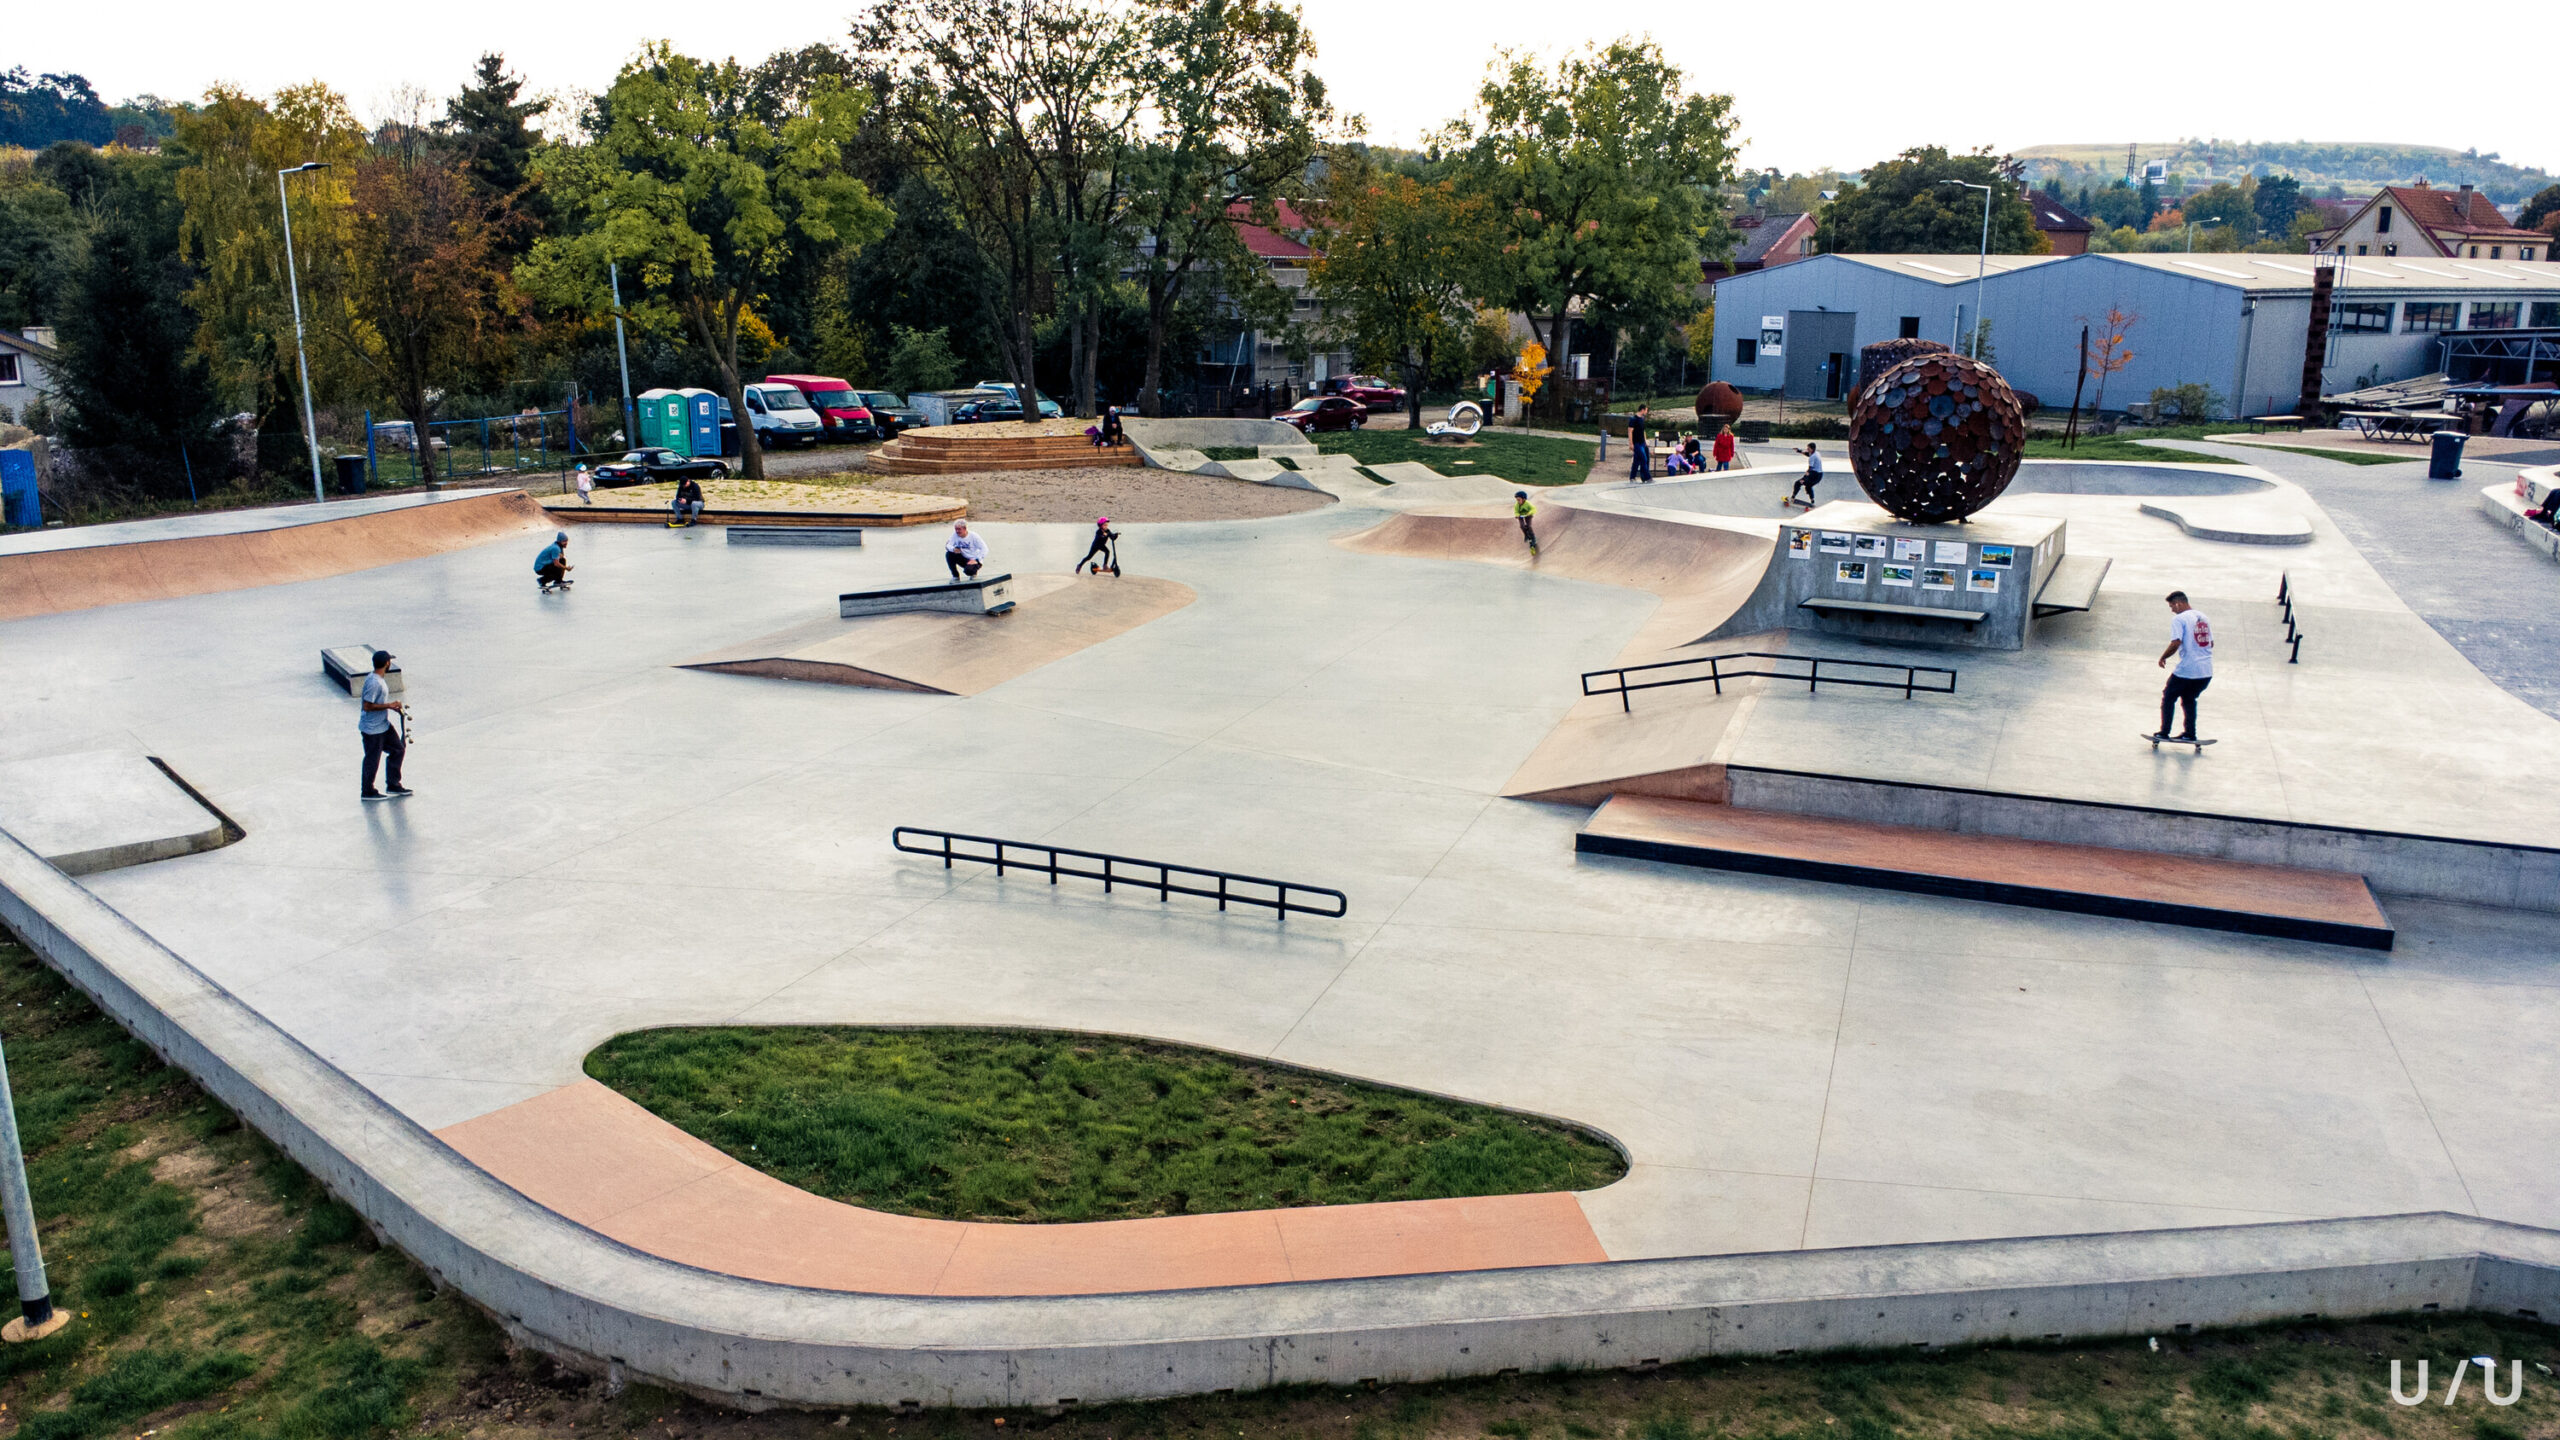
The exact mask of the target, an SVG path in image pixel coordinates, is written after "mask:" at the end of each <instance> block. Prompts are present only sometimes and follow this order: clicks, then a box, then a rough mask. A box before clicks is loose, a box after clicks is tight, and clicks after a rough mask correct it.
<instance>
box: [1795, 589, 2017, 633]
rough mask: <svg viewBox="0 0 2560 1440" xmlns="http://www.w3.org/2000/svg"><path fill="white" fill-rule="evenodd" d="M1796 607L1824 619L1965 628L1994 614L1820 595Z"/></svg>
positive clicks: (1799, 602)
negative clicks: (1953, 624) (1841, 617)
mask: <svg viewBox="0 0 2560 1440" xmlns="http://www.w3.org/2000/svg"><path fill="white" fill-rule="evenodd" d="M1796 608H1797V609H1799V610H1810V611H1812V612H1813V613H1814V614H1816V615H1820V616H1823V617H1825V618H1828V617H1830V616H1834V615H1845V616H1847V617H1849V618H1850V619H1852V620H1919V621H1929V620H1952V621H1956V622H1958V623H1960V624H1962V625H1963V626H1964V627H1965V628H1966V629H1971V628H1973V627H1974V626H1976V625H1979V624H1981V623H1982V622H1983V620H1984V619H1985V618H1986V617H1987V616H1988V615H1989V614H1990V613H1991V612H1989V611H1987V610H1941V609H1939V608H1938V607H1937V606H1934V605H1896V604H1893V603H1892V602H1890V601H1886V600H1826V599H1823V598H1822V597H1820V596H1816V597H1814V598H1813V599H1811V600H1802V601H1798V602H1797V604H1796Z"/></svg>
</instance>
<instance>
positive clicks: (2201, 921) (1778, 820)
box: [1574, 795, 2393, 950]
mask: <svg viewBox="0 0 2560 1440" xmlns="http://www.w3.org/2000/svg"><path fill="white" fill-rule="evenodd" d="M1574 849H1575V850H1577V851H1579V852H1581V853H1583V854H1586V855H1617V856H1623V857H1626V858H1628V859H1634V860H1655V861H1661V862H1664V863H1667V864H1672V865H1695V866H1698V867H1700V868H1702V869H1709V870H1736V871H1741V872H1744V873H1746V874H1753V875H1787V876H1794V877H1796V878H1799V879H1806V880H1824V881H1830V882H1832V883H1835V884H1841V885H1863V886H1867V887H1869V888H1872V889H1878V890H1902V891H1909V892H1912V893H1916V894H1922V895H1948V896H1954V897H1957V898H1960V899H1968V900H1982V901H1988V902H1990V903H1992V904H1997V905H2020V906H2026V907H2030V908H2034V909H2042V910H2064V911H2070V912H2072V913H2075V914H2081V915H2112V916H2117V917H2120V918H2124V919H2133V920H2152V921H2158V922H2160V923H2162V924H2168V925H2189V926H2194V927H2197V928H2200V929H2206V930H2232V931H2237V932H2239V933H2242V934H2247V935H2274V936H2281V937H2284V938H2288V939H2295V940H2316V941H2321V942H2323V943H2326V944H2331V945H2352V946H2357V947H2360V948H2363V949H2368V950H2388V949H2390V948H2391V942H2392V938H2393V935H2392V927H2391V921H2390V919H2389V918H2388V917H2387V916H2385V915H2384V914H2383V913H2382V906H2381V904H2380V903H2379V902H2377V901H2376V900H2375V899H2374V896H2373V889H2372V887H2371V886H2369V885H2367V884H2366V883H2365V879H2364V877H2363V876H2361V875H2353V874H2346V873H2342V872H2338V871H2332V870H2296V869H2291V868H2288V867H2286V866H2282V865H2259V864H2252V863H2249V862H2246V861H2238V860H2218V859H2213V858H2209V857H2205V856H2196V855H2162V854H2156V853H2153V852H2150V851H2141V850H2114V849H2109V848H2106V847H2103V846H2097V845H2071V844H2063V843H2059V842H2055V841H2049V840H2019V839H2013V838H2011V837H2009V836H2005V835H1968V834H1960V833H1957V832H1954V831H1947V830H1925V829H1918V828H1915V827H1911V826H1905V825H1875V824H1868V823H1866V822H1864V821H1857V820H1833V819H1828V818H1825V817H1821V816H1814V815H1788V814H1782V813H1779V812H1777V811H1770V810H1745V809H1738V808H1736V807H1734V806H1730V805H1707V804H1701V803H1699V802H1697V801H1692V800H1658V799H1654V798H1652V797H1650V796H1640V795H1620V796H1616V797H1615V798H1613V799H1611V800H1610V801H1609V803H1607V804H1605V805H1603V806H1601V807H1600V809H1599V810H1598V811H1597V812H1596V813H1594V814H1593V815H1592V817H1591V820H1590V822H1589V823H1588V824H1587V825H1585V826H1584V827H1583V829H1582V833H1581V834H1579V835H1577V836H1575V837H1574Z"/></svg>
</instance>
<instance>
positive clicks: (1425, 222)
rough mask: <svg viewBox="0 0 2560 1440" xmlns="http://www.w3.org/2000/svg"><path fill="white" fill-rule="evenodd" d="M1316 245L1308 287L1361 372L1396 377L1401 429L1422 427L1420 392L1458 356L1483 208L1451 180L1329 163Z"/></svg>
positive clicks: (1484, 245) (1476, 280)
mask: <svg viewBox="0 0 2560 1440" xmlns="http://www.w3.org/2000/svg"><path fill="white" fill-rule="evenodd" d="M1323 213H1324V220H1323V223H1322V225H1321V226H1320V227H1319V233H1320V235H1321V236H1322V243H1320V244H1319V245H1318V246H1317V247H1316V249H1317V251H1318V254H1317V256H1316V259H1315V262H1314V264H1313V265H1312V266H1311V267H1310V268H1309V274H1308V279H1309V281H1310V282H1311V283H1312V284H1313V285H1314V286H1315V288H1316V292H1317V293H1318V294H1319V295H1321V296H1322V297H1323V298H1324V300H1325V302H1326V304H1327V306H1328V308H1329V310H1330V311H1331V313H1332V316H1333V318H1334V319H1335V321H1336V322H1338V323H1339V324H1341V325H1342V326H1343V327H1344V328H1345V329H1346V330H1347V331H1348V332H1349V335H1350V338H1351V339H1352V340H1353V342H1354V345H1355V348H1356V350H1357V352H1358V354H1359V357H1360V364H1361V365H1362V366H1363V367H1364V368H1365V367H1368V366H1370V365H1373V364H1375V365H1382V366H1389V367H1392V368H1394V369H1395V370H1397V371H1398V372H1399V373H1400V374H1401V375H1402V377H1403V380H1404V388H1405V404H1406V408H1407V411H1408V419H1407V422H1406V423H1407V424H1408V426H1409V427H1410V428H1413V429H1417V430H1418V429H1420V428H1422V392H1423V390H1424V389H1425V388H1426V387H1428V386H1430V385H1432V384H1433V383H1434V382H1435V381H1439V380H1442V379H1444V378H1446V377H1447V376H1448V374H1449V373H1450V372H1451V371H1452V370H1453V368H1454V362H1456V361H1458V360H1461V359H1463V358H1464V357H1465V353H1466V348H1467V330H1466V327H1467V324H1468V321H1469V318H1470V317H1469V314H1468V309H1467V305H1466V300H1467V297H1468V296H1469V295H1470V294H1471V293H1474V292H1475V291H1477V290H1479V289H1482V288H1484V287H1483V286H1482V284H1481V281H1482V280H1483V279H1484V278H1486V277H1483V276H1481V275H1480V274H1479V273H1478V272H1479V271H1481V269H1482V268H1483V265H1484V260H1485V256H1486V254H1487V253H1488V252H1489V251H1490V250H1491V249H1492V246H1491V245H1490V244H1489V243H1488V239H1489V228H1488V226H1487V223H1486V222H1487V219H1488V217H1489V214H1490V207H1489V205H1488V204H1487V203H1486V201H1485V200H1484V198H1483V197H1481V196H1476V195H1465V194H1461V193H1460V192H1459V190H1458V187H1457V184H1456V182H1455V181H1453V180H1448V179H1441V180H1434V181H1430V182H1424V181H1421V180H1417V179H1415V178H1413V177H1412V176H1410V175H1399V174H1394V173H1391V172H1382V171H1378V170H1375V169H1372V168H1371V167H1370V166H1369V165H1367V164H1366V163H1365V162H1363V161H1361V160H1359V159H1358V158H1357V157H1352V156H1342V157H1339V158H1337V160H1336V161H1335V163H1334V165H1333V167H1332V173H1331V175H1330V177H1329V178H1328V181H1327V184H1326V187H1325V204H1324V211H1323Z"/></svg>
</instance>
